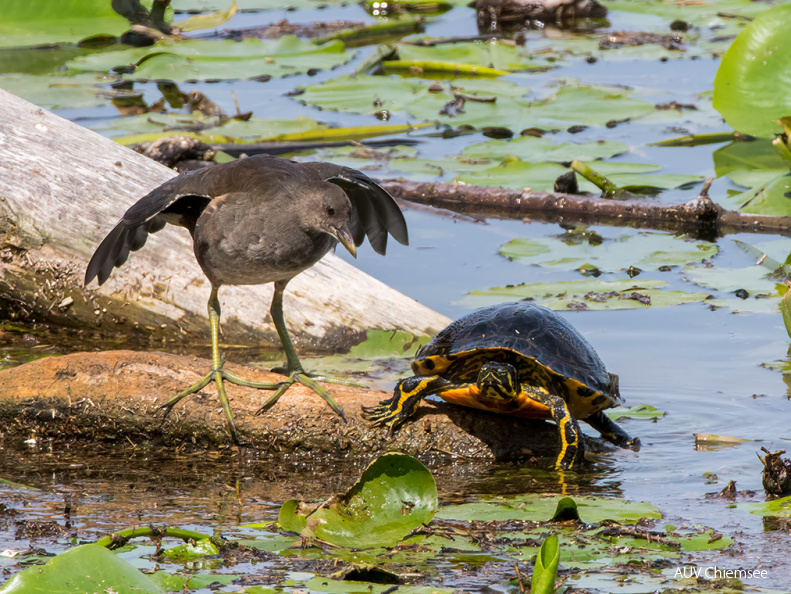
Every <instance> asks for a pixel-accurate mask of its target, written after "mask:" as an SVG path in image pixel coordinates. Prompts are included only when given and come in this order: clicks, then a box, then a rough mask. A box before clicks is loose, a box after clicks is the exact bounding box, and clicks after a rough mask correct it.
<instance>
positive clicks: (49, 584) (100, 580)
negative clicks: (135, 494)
mask: <svg viewBox="0 0 791 594" xmlns="http://www.w3.org/2000/svg"><path fill="white" fill-rule="evenodd" d="M110 591H112V592H116V593H117V594H164V590H162V589H161V588H160V587H159V586H158V585H156V584H155V583H154V582H153V581H151V580H150V579H149V578H148V577H146V576H145V575H143V574H142V573H140V571H139V570H138V569H136V568H135V567H134V566H132V565H130V564H129V563H127V562H126V561H124V560H123V559H121V558H119V557H118V556H116V555H115V554H114V553H111V552H110V551H108V550H107V549H106V548H104V547H101V546H98V545H95V544H86V545H82V546H79V547H75V548H73V549H70V550H68V551H66V552H65V553H61V554H60V555H57V556H55V557H53V558H52V559H50V560H49V561H47V563H46V564H45V565H34V566H32V567H28V568H27V569H25V570H23V571H22V572H21V573H18V574H17V575H15V576H14V577H13V578H11V579H10V580H8V581H7V582H6V583H5V584H4V585H3V587H2V588H0V592H29V593H31V594H32V593H34V592H42V593H44V592H46V593H48V594H76V593H77V592H110Z"/></svg>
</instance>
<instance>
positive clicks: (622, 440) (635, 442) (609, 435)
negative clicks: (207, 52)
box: [584, 410, 640, 452]
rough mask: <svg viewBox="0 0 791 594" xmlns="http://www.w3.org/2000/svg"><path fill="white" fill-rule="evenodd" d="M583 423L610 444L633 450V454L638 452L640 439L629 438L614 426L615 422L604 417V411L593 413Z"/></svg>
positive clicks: (624, 432)
mask: <svg viewBox="0 0 791 594" xmlns="http://www.w3.org/2000/svg"><path fill="white" fill-rule="evenodd" d="M584 421H585V422H586V423H588V425H590V426H591V427H593V428H594V429H596V431H598V432H599V433H601V436H602V437H603V438H604V439H606V440H607V441H609V442H610V443H614V444H615V445H617V446H619V447H622V448H628V449H631V450H634V451H635V452H639V451H640V438H638V437H629V434H628V433H627V432H626V431H624V430H623V429H621V428H620V427H619V426H618V425H616V424H615V421H613V420H612V419H610V417H608V416H607V415H605V414H604V411H602V410H600V411H599V412H595V413H593V414H592V415H590V416H589V417H587V418H585V419H584Z"/></svg>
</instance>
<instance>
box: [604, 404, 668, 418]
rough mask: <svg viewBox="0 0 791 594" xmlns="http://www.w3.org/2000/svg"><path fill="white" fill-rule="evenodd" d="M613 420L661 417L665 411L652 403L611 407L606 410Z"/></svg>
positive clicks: (605, 412)
mask: <svg viewBox="0 0 791 594" xmlns="http://www.w3.org/2000/svg"><path fill="white" fill-rule="evenodd" d="M604 414H606V415H607V416H608V417H610V418H611V419H612V420H613V421H620V420H621V419H652V420H653V419H661V418H662V417H664V416H665V414H666V413H665V411H663V410H659V409H658V408H656V407H655V406H651V405H650V404H636V405H634V406H626V407H618V408H611V409H608V410H605V411H604Z"/></svg>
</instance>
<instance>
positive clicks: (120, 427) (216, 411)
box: [0, 351, 612, 461]
mask: <svg viewBox="0 0 791 594" xmlns="http://www.w3.org/2000/svg"><path fill="white" fill-rule="evenodd" d="M208 366H209V361H208V360H206V359H199V358H195V357H183V356H176V355H168V354H165V353H141V352H136V351H107V352H100V353H75V354H71V355H65V356H62V357H48V358H44V359H39V360H37V361H33V362H31V363H26V364H25V365H21V366H19V367H14V368H11V369H7V370H4V371H2V372H0V395H1V396H0V427H4V429H3V433H5V434H6V435H7V436H10V437H13V436H22V437H24V438H26V439H28V438H35V439H44V438H54V439H57V440H85V441H90V442H94V443H95V442H99V441H104V442H119V443H128V444H132V445H138V444H140V445H143V443H146V444H148V445H153V446H155V447H167V448H171V449H176V448H178V447H180V446H183V445H185V444H188V445H193V444H194V445H197V446H200V447H206V446H211V447H217V446H220V447H222V446H228V447H230V446H231V445H232V442H231V439H230V436H229V435H228V433H227V431H226V425H225V420H224V417H223V414H222V410H221V409H220V407H219V404H218V401H217V396H216V393H215V392H214V388H213V386H209V387H208V388H207V389H206V390H205V391H202V392H199V393H198V394H197V395H195V396H191V397H189V398H187V399H185V400H184V401H182V403H180V404H179V405H177V406H176V407H175V408H174V409H173V412H172V413H171V414H170V415H169V416H168V417H166V418H164V419H163V416H162V414H161V413H160V412H158V407H159V406H160V405H161V404H162V403H164V402H165V401H166V400H168V399H169V398H170V397H171V396H172V395H173V394H175V393H176V392H178V391H179V390H181V389H182V388H184V387H185V386H186V385H188V384H191V383H193V382H195V381H197V380H198V379H199V378H200V377H201V376H202V375H203V373H205V370H206V369H207V367H208ZM227 368H228V371H230V372H231V373H239V374H240V375H244V376H245V377H249V378H250V379H253V380H258V381H278V380H280V379H282V377H283V376H278V375H275V374H272V373H267V372H264V371H261V370H259V369H252V368H243V367H242V366H240V365H234V364H231V363H229V364H227ZM325 387H326V388H327V389H329V390H331V391H332V394H333V396H335V397H336V399H337V400H338V402H339V403H340V404H341V406H342V407H343V408H344V410H345V412H346V415H347V417H348V419H349V421H348V422H347V423H344V422H343V421H341V420H340V419H339V418H338V417H337V416H336V415H335V414H334V413H333V412H332V411H331V410H330V409H329V408H328V407H327V405H326V404H325V403H324V401H323V400H321V399H320V398H319V397H318V396H317V395H316V394H314V393H313V392H311V391H310V390H308V389H307V388H304V387H303V386H299V385H295V386H293V387H292V388H291V389H290V390H289V391H288V393H287V394H286V395H285V396H283V398H282V399H281V400H280V402H279V403H278V404H276V405H275V406H274V407H273V408H272V409H271V410H269V411H268V412H267V413H266V414H264V415H256V414H255V412H256V411H257V410H258V408H259V407H260V406H261V405H262V404H263V403H264V401H265V400H266V398H267V397H268V396H269V395H270V394H271V392H264V391H261V390H254V389H250V388H244V387H240V386H230V387H229V388H228V396H229V398H230V401H231V407H232V409H233V411H234V418H235V420H236V424H237V428H238V430H239V434H240V437H241V438H242V440H243V441H245V442H247V443H249V444H250V446H251V447H254V448H255V449H256V450H258V451H260V452H261V453H262V454H270V453H271V454H280V455H290V454H315V455H326V456H334V457H338V456H359V455H374V454H377V453H380V452H383V451H388V450H399V451H402V452H405V453H408V454H411V455H415V456H419V455H423V454H438V455H449V456H452V457H458V458H460V459H469V460H480V461H486V460H515V459H516V460H518V459H530V458H533V457H539V458H543V457H547V456H549V457H555V456H556V455H557V453H558V449H559V445H560V444H559V438H558V435H557V429H556V427H555V425H553V424H551V423H548V422H545V421H530V420H524V419H513V418H510V417H506V416H501V415H494V414H490V413H485V412H482V411H475V410H472V409H467V408H462V407H458V406H454V405H452V404H447V403H437V405H432V404H428V403H423V404H422V405H421V406H420V408H419V409H418V413H417V414H416V416H415V419H414V421H412V422H410V423H408V424H407V425H406V426H404V427H402V428H401V429H400V430H398V431H396V433H395V434H394V435H393V436H392V437H391V436H390V435H389V433H388V431H387V430H385V429H381V428H374V427H371V426H370V424H369V423H368V422H367V421H365V420H364V419H363V418H362V416H361V412H362V411H361V407H362V406H371V405H373V404H376V403H378V402H379V401H380V400H382V399H384V398H386V397H388V396H389V395H388V394H385V393H383V392H377V391H373V390H367V389H361V388H351V387H346V386H337V385H326V386H325ZM586 437H587V436H586ZM586 443H587V445H588V448H589V449H591V450H592V451H602V450H609V449H612V446H609V444H606V443H605V442H603V441H602V440H601V439H599V438H596V437H589V438H588V439H586Z"/></svg>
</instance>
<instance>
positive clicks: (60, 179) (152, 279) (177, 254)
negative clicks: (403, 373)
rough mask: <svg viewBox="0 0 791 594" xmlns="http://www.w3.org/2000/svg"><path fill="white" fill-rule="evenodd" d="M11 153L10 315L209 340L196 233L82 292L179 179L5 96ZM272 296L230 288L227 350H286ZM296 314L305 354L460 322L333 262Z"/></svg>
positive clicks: (298, 296) (4, 179)
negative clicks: (103, 254)
mask: <svg viewBox="0 0 791 594" xmlns="http://www.w3.org/2000/svg"><path fill="white" fill-rule="evenodd" d="M0 147H2V151H3V159H2V161H0V294H1V295H2V296H3V299H2V300H0V301H1V302H2V308H0V314H2V315H5V316H6V317H24V318H25V319H31V318H33V319H37V320H44V321H49V322H54V323H57V324H61V325H68V326H74V327H78V328H91V329H101V330H102V331H109V332H112V333H129V332H136V331H141V332H143V333H145V334H148V335H154V336H156V337H157V338H160V337H161V338H170V339H184V338H185V337H193V338H200V339H205V338H206V337H207V336H208V323H207V322H206V300H207V298H208V294H209V283H208V281H207V280H206V278H205V277H204V275H203V273H202V272H201V270H200V268H199V266H198V264H197V262H196V261H195V257H194V255H193V253H192V242H191V239H190V237H189V233H187V232H186V231H185V230H184V229H175V228H169V229H164V230H163V231H161V232H159V233H157V234H155V235H154V236H152V237H151V238H150V239H149V241H148V243H147V245H146V246H145V247H144V248H143V249H142V250H140V251H139V252H136V253H134V254H132V256H131V257H130V261H129V262H127V264H126V265H125V266H124V267H123V268H121V269H119V270H116V271H115V272H114V274H113V275H112V276H111V277H110V280H109V281H108V282H107V283H105V285H103V286H102V287H101V288H99V289H97V288H95V285H94V286H92V287H89V288H87V289H85V288H84V287H83V286H82V278H83V274H84V271H85V265H86V262H87V259H88V258H89V257H90V256H91V254H92V253H93V250H94V249H95V248H96V246H97V245H98V243H99V241H100V240H101V239H102V238H103V237H104V235H105V234H106V233H107V232H108V231H109V230H110V229H111V228H112V227H113V225H114V224H115V223H116V221H117V220H118V219H119V218H120V217H121V215H122V214H123V212H124V211H125V210H126V208H127V207H128V206H130V205H131V204H133V203H134V202H135V201H136V200H137V199H138V198H139V197H141V196H143V195H144V194H146V193H147V192H149V191H150V190H151V189H152V188H154V187H156V186H158V185H160V184H161V183H163V182H164V181H166V180H167V179H169V178H170V177H172V176H173V175H175V173H174V172H173V171H172V170H170V169H168V168H166V167H164V166H162V165H160V164H158V163H155V162H153V161H151V160H150V159H147V158H146V157H144V156H142V155H139V154H137V153H135V152H134V151H132V150H130V149H127V148H125V147H122V146H120V145H118V144H117V143H115V142H113V141H111V140H109V139H107V138H104V137H102V136H99V135H98V134H96V133H94V132H92V131H90V130H87V129H85V128H82V127H80V126H78V125H76V124H74V123H72V122H69V121H67V120H65V119H63V118H60V117H58V116H56V115H54V114H52V113H49V112H47V111H46V110H44V109H41V108H39V107H36V106H35V105H33V104H31V103H28V102H27V101H24V100H22V99H19V98H18V97H16V96H14V95H12V94H10V93H7V92H5V91H2V90H0ZM362 249H368V248H367V246H366V247H364V248H362ZM382 262H383V264H382V265H383V266H386V265H387V260H386V259H384V260H383V261H382ZM271 296H272V286H271V285H265V286H244V287H223V289H222V291H221V293H220V299H221V301H222V304H223V321H224V324H223V336H224V340H226V341H229V342H236V343H244V342H247V343H250V342H252V341H259V342H263V343H267V344H272V345H279V340H278V338H277V334H276V333H275V329H274V326H273V325H272V324H271V321H270V320H269V303H270V301H271ZM285 311H286V316H287V319H288V327H289V329H290V330H291V332H292V333H293V335H294V338H295V342H296V343H297V344H303V345H304V344H310V345H311V346H313V347H320V348H322V347H338V348H342V347H348V346H350V345H352V344H355V343H356V342H359V341H360V340H361V339H363V338H364V337H365V331H366V330H368V329H383V330H393V329H395V330H405V331H407V332H411V333H413V334H417V335H423V334H432V333H433V332H434V331H436V330H438V329H441V328H443V327H444V326H445V325H447V323H448V321H449V320H448V319H447V318H446V317H445V316H442V315H440V314H438V313H436V312H434V311H432V310H430V309H429V308H427V307H424V306H422V305H420V304H419V303H417V302H416V301H414V300H413V299H410V298H409V297H406V296H404V295H403V294H401V293H399V292H397V291H395V290H393V289H391V288H389V287H387V286H386V285H384V284H383V283H381V282H379V281H377V280H375V279H373V278H371V277H370V276H368V275H366V274H365V273H363V272H361V271H359V270H357V269H356V268H354V267H353V266H351V265H349V264H347V263H346V262H344V261H343V260H341V259H340V258H338V257H336V256H334V255H332V254H330V255H328V256H327V257H326V258H325V259H324V260H322V261H321V262H320V263H319V264H318V265H316V266H315V267H313V268H312V269H310V270H308V271H306V272H304V273H302V274H300V275H298V276H297V277H296V278H295V279H294V280H293V281H292V282H291V283H290V284H289V286H288V289H287V290H286V296H285Z"/></svg>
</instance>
